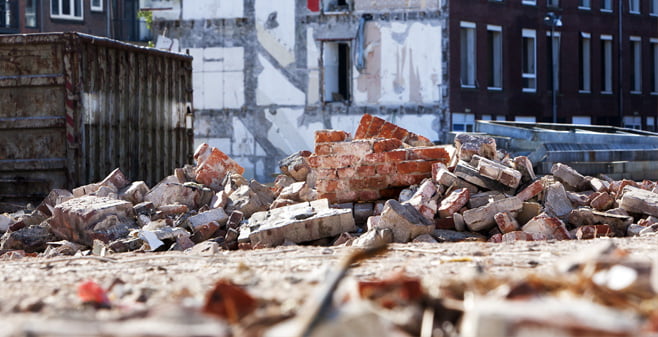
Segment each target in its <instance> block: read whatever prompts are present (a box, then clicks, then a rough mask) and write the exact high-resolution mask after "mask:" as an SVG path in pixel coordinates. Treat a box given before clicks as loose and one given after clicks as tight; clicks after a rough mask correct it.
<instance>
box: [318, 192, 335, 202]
mask: <svg viewBox="0 0 658 337" xmlns="http://www.w3.org/2000/svg"><path fill="white" fill-rule="evenodd" d="M318 199H328V200H329V203H330V204H333V203H336V193H319V194H318Z"/></svg>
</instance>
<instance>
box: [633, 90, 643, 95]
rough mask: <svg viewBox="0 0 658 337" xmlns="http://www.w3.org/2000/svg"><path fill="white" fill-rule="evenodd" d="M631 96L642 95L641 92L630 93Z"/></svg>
mask: <svg viewBox="0 0 658 337" xmlns="http://www.w3.org/2000/svg"><path fill="white" fill-rule="evenodd" d="M631 95H642V91H631Z"/></svg>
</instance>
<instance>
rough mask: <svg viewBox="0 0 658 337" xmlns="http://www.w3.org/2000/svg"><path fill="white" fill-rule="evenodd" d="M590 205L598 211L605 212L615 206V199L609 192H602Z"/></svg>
mask: <svg viewBox="0 0 658 337" xmlns="http://www.w3.org/2000/svg"><path fill="white" fill-rule="evenodd" d="M589 205H590V206H591V207H592V208H594V209H595V210H597V211H601V212H605V211H607V210H609V209H611V208H612V207H613V206H614V205H615V198H614V197H613V196H612V195H610V193H608V192H600V193H599V195H597V196H596V197H594V198H593V199H592V201H590V203H589Z"/></svg>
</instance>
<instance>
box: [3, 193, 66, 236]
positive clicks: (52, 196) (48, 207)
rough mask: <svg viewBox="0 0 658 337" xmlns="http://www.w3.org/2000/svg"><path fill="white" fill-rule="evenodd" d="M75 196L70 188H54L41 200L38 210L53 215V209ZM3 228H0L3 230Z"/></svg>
mask: <svg viewBox="0 0 658 337" xmlns="http://www.w3.org/2000/svg"><path fill="white" fill-rule="evenodd" d="M72 198H73V193H71V192H69V191H68V190H63V189H58V188H56V189H53V190H51V191H50V193H48V196H46V198H44V199H43V201H41V203H40V204H39V206H37V210H38V211H40V212H41V213H43V214H45V215H46V216H51V215H52V214H53V213H52V209H53V208H54V207H55V206H57V205H59V204H61V203H63V202H64V201H67V200H70V199H72ZM1 231H2V230H0V232H1Z"/></svg>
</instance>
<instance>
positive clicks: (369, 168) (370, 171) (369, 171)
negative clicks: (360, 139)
mask: <svg viewBox="0 0 658 337" xmlns="http://www.w3.org/2000/svg"><path fill="white" fill-rule="evenodd" d="M375 174H377V170H376V166H374V165H361V166H358V167H357V168H356V175H357V176H358V177H362V178H365V177H372V176H374V175H375Z"/></svg>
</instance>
